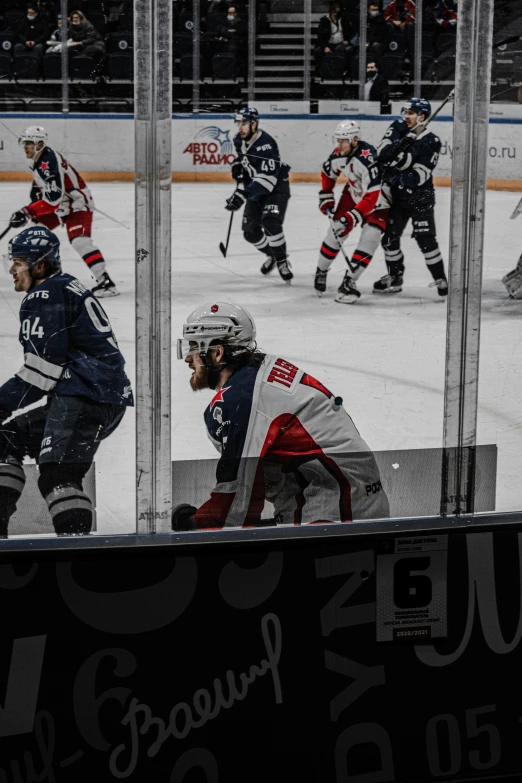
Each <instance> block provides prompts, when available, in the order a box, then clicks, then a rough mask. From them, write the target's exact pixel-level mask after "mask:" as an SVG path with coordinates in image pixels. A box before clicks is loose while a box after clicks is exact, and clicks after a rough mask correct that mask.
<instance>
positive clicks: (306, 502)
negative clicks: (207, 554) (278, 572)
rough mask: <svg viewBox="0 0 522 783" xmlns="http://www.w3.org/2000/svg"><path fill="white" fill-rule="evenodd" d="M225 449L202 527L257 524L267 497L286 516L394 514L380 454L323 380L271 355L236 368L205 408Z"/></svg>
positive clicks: (280, 518) (290, 520)
mask: <svg viewBox="0 0 522 783" xmlns="http://www.w3.org/2000/svg"><path fill="white" fill-rule="evenodd" d="M204 415H205V424H206V427H207V433H208V436H209V438H210V440H211V441H212V443H213V444H214V446H215V447H216V449H217V450H218V451H219V453H220V455H221V457H220V460H219V462H218V465H217V470H216V486H215V487H214V489H213V491H212V493H211V497H210V499H209V500H208V501H207V502H206V503H204V504H203V505H202V506H201V507H200V508H199V509H198V510H197V511H196V515H195V519H196V525H197V526H198V527H199V528H212V527H223V526H231V527H241V526H252V525H258V524H259V522H260V519H261V514H262V511H263V507H264V504H265V500H267V501H269V502H270V503H272V504H273V506H274V517H275V520H276V522H277V523H278V524H291V525H300V524H313V523H316V522H349V521H352V520H354V519H379V518H383V517H387V516H389V506H388V499H387V497H386V493H385V491H384V489H383V487H382V485H381V482H380V478H379V470H378V468H377V464H376V461H375V457H374V455H373V453H372V452H371V451H370V449H369V447H368V445H367V444H366V443H365V442H364V440H363V439H362V438H361V436H360V434H359V432H358V431H357V429H356V427H355V425H354V423H353V421H352V420H351V418H350V417H349V415H348V414H347V413H346V411H345V410H344V408H343V407H342V400H340V399H339V398H335V397H334V396H333V394H332V393H331V392H330V391H329V390H328V389H327V388H326V387H325V386H323V384H322V383H321V382H320V381H318V380H316V379H315V378H314V377H313V376H311V375H309V374H308V373H307V372H305V371H304V370H301V369H299V367H297V366H296V365H294V364H293V363H292V362H289V361H287V360H286V359H282V358H278V357H277V356H264V357H263V361H262V363H261V364H260V366H246V367H242V368H240V369H238V370H237V371H236V372H234V373H233V375H232V376H231V377H230V378H229V379H228V381H227V383H226V385H225V386H224V387H223V388H222V389H220V390H219V391H218V392H217V394H215V396H214V398H213V400H212V401H211V403H210V405H209V406H208V408H207V409H206V411H205V414H204Z"/></svg>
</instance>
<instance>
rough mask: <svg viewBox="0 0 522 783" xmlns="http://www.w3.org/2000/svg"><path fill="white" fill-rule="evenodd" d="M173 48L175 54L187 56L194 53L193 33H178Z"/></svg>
mask: <svg viewBox="0 0 522 783" xmlns="http://www.w3.org/2000/svg"><path fill="white" fill-rule="evenodd" d="M173 47H174V51H175V52H179V54H180V55H181V54H185V53H189V52H192V33H189V32H186V33H176V35H175V36H174V39H173Z"/></svg>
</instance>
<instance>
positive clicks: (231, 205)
mask: <svg viewBox="0 0 522 783" xmlns="http://www.w3.org/2000/svg"><path fill="white" fill-rule="evenodd" d="M245 201H246V196H245V193H244V191H243V190H239V189H238V190H236V191H234V193H232V195H231V196H230V198H227V205H226V207H225V209H228V211H229V212H237V210H238V209H241V207H242V206H243V204H244V203H245Z"/></svg>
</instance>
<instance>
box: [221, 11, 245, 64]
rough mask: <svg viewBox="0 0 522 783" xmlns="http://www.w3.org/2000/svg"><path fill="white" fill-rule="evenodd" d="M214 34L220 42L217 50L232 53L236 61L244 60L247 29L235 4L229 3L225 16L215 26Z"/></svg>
mask: <svg viewBox="0 0 522 783" xmlns="http://www.w3.org/2000/svg"><path fill="white" fill-rule="evenodd" d="M216 34H217V38H218V41H219V42H220V44H221V45H220V47H219V51H221V52H230V53H231V54H234V55H235V56H236V59H237V60H238V61H243V60H244V57H245V42H246V35H247V29H246V25H245V23H244V22H243V20H242V19H240V17H239V16H238V13H237V10H236V7H235V6H233V5H229V7H228V8H227V15H226V18H225V19H224V21H223V24H221V25H219V27H218V28H217V30H216Z"/></svg>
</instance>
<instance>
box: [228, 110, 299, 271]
mask: <svg viewBox="0 0 522 783" xmlns="http://www.w3.org/2000/svg"><path fill="white" fill-rule="evenodd" d="M236 124H237V127H238V133H237V135H236V136H235V138H234V146H235V148H236V152H237V158H236V160H235V161H234V163H233V164H232V177H233V178H234V180H235V181H236V184H237V188H236V190H235V191H234V193H233V194H232V196H231V197H230V198H229V199H227V205H226V209H228V210H230V211H231V212H235V211H236V210H238V209H241V207H242V206H243V204H245V211H244V213H243V236H244V237H245V239H246V241H247V242H250V243H251V244H252V245H254V247H255V248H257V250H259V251H260V252H261V253H264V254H265V255H266V256H267V260H266V261H265V262H264V264H263V265H262V267H261V272H262V273H263V274H264V275H268V274H269V273H270V272H271V271H272V270H273V269H274V267H276V266H277V269H278V271H279V274H280V275H281V277H282V279H283V280H284V281H285V283H288V284H290V281H291V280H292V278H293V274H292V272H291V270H290V263H289V261H288V255H287V249H286V239H285V234H284V229H283V223H284V219H285V214H286V208H287V206H288V199H289V198H290V183H289V172H290V166H288V165H287V164H286V163H282V162H281V156H280V155H279V149H278V147H277V143H276V141H275V140H274V139H273V138H272V136H269V135H268V133H266V131H263V130H260V129H259V114H258V112H257V109H253V108H252V109H250V108H245V109H241V110H240V111H239V112H238V113H237V114H236ZM240 186H242V187H240Z"/></svg>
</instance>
